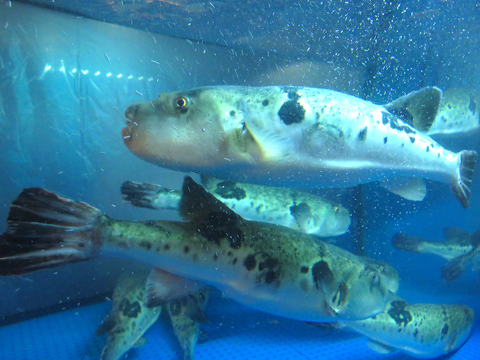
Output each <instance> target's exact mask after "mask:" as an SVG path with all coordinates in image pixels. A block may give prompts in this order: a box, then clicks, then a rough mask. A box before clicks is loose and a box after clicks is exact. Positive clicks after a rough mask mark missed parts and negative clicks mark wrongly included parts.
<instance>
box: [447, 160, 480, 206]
mask: <svg viewBox="0 0 480 360" xmlns="http://www.w3.org/2000/svg"><path fill="white" fill-rule="evenodd" d="M477 158H478V154H477V152H476V151H473V150H472V151H467V150H463V151H461V152H460V165H459V170H458V179H457V182H456V183H455V184H453V186H452V189H453V192H454V193H455V196H456V197H457V199H458V200H459V201H460V204H462V206H463V207H464V208H467V207H468V203H469V201H470V194H471V191H470V185H471V184H472V179H473V171H474V169H475V163H476V162H477Z"/></svg>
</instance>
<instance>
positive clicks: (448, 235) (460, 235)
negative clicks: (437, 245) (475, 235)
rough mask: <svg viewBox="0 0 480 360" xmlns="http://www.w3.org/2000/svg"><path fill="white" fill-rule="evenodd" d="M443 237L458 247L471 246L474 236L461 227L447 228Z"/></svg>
mask: <svg viewBox="0 0 480 360" xmlns="http://www.w3.org/2000/svg"><path fill="white" fill-rule="evenodd" d="M443 235H444V236H445V239H447V242H449V243H454V244H458V245H469V244H470V241H471V237H472V235H471V234H470V233H469V232H468V231H465V230H463V229H462V228H459V227H454V226H446V227H444V228H443Z"/></svg>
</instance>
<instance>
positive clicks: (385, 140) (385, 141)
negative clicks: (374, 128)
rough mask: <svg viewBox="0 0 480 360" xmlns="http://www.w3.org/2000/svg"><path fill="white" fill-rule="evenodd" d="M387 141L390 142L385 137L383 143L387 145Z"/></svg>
mask: <svg viewBox="0 0 480 360" xmlns="http://www.w3.org/2000/svg"><path fill="white" fill-rule="evenodd" d="M387 141H388V138H387V137H386V136H385V137H384V138H383V143H384V144H386V143H387Z"/></svg>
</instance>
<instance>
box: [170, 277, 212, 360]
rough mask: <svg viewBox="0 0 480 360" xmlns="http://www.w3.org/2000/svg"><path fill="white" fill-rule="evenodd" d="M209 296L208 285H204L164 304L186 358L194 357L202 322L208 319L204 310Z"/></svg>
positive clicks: (191, 358)
mask: <svg viewBox="0 0 480 360" xmlns="http://www.w3.org/2000/svg"><path fill="white" fill-rule="evenodd" d="M208 296H209V290H208V286H204V287H202V288H201V289H200V290H198V291H196V292H194V293H193V294H191V295H189V296H186V297H184V298H182V299H180V300H177V301H173V302H169V303H167V304H165V305H164V308H166V309H167V311H168V314H169V315H170V319H171V321H172V326H173V331H174V332H175V335H176V336H177V339H178V341H179V342H180V346H181V348H182V350H183V359H184V360H193V359H194V349H195V345H196V344H197V340H198V335H199V334H200V323H204V322H206V321H207V318H206V316H205V313H204V311H205V306H206V305H207V302H208Z"/></svg>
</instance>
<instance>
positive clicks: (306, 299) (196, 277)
mask: <svg viewBox="0 0 480 360" xmlns="http://www.w3.org/2000/svg"><path fill="white" fill-rule="evenodd" d="M182 192H183V193H182V199H181V201H180V207H179V212H180V214H181V215H182V217H183V218H184V220H186V221H183V222H181V221H180V222H174V221H143V222H139V221H121V220H114V219H111V218H109V217H108V216H106V215H105V214H103V213H102V212H101V211H100V210H98V209H96V208H93V207H91V206H89V205H87V204H85V203H82V202H77V201H73V200H69V199H65V198H63V197H60V196H58V195H56V194H54V193H52V192H48V191H46V190H44V189H40V188H30V189H25V190H24V191H23V192H22V193H21V194H20V195H19V197H18V198H17V199H16V200H15V201H14V202H13V203H12V205H11V208H10V213H9V216H8V219H7V222H8V228H7V230H6V232H5V233H4V234H3V239H4V243H3V244H2V247H1V248H0V250H1V253H0V275H16V274H22V273H27V272H30V271H35V270H38V269H43V268H48V267H53V266H59V265H62V264H67V263H72V262H76V261H84V260H88V259H91V258H94V257H96V256H100V255H101V256H114V257H120V258H129V259H132V260H136V261H139V262H143V263H145V264H147V265H150V266H153V267H156V268H160V269H161V270H160V271H163V272H168V273H171V274H172V276H177V277H183V278H186V279H191V283H192V284H191V286H182V287H181V288H182V289H183V288H185V289H188V288H190V289H191V291H193V290H198V287H196V286H198V285H199V284H200V283H206V284H209V285H213V286H215V287H217V288H218V289H219V290H220V291H222V292H223V293H224V294H225V295H226V296H229V297H230V298H232V299H233V300H236V301H238V302H239V303H241V304H244V305H247V306H250V307H252V308H254V309H257V310H261V311H265V312H268V313H271V314H275V315H279V316H284V317H288V318H292V319H298V320H304V321H312V322H320V321H324V322H329V321H338V320H341V319H344V320H354V319H365V318H368V317H371V316H374V315H375V314H378V313H380V312H382V311H383V310H384V308H385V304H386V303H387V301H388V299H389V297H390V296H391V294H390V292H389V290H394V289H395V288H397V287H398V284H394V283H395V281H393V280H392V279H388V278H387V277H388V275H387V274H386V273H382V271H381V270H380V269H378V268H377V266H374V265H372V262H371V261H370V260H368V259H363V258H361V257H358V256H355V255H353V254H351V253H349V252H348V251H345V250H343V249H340V248H338V247H336V246H334V245H331V244H326V243H323V242H321V241H319V240H318V239H317V238H314V237H312V236H310V235H307V234H302V233H300V232H298V231H295V230H292V229H289V228H286V227H282V226H278V225H272V224H266V223H260V222H254V221H247V220H244V219H242V218H241V217H240V216H238V215H237V214H236V213H235V212H233V211H232V210H231V209H229V208H228V207H226V206H225V205H224V204H223V203H221V202H220V201H218V200H217V199H216V198H215V197H214V196H213V195H211V194H210V193H208V192H207V191H206V190H205V189H203V187H201V186H200V185H198V184H196V183H195V182H194V181H193V180H192V179H191V178H190V177H186V178H185V181H184V184H183V189H182ZM150 280H152V279H150ZM152 282H153V281H150V282H149V283H148V284H147V290H146V291H147V297H152V296H151V295H152V294H156V292H155V291H153V289H155V288H156V287H155V286H153V285H152ZM158 288H160V289H161V288H162V287H161V286H159V287H158ZM187 294H188V291H187ZM183 295H186V294H183ZM179 298H180V297H177V299H179ZM173 299H174V297H173V295H172V294H168V300H173ZM299 303H301V304H302V306H298V304H299ZM147 306H149V305H148V304H147Z"/></svg>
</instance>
